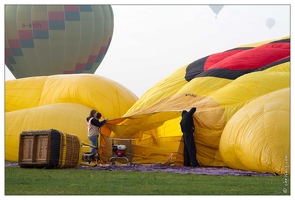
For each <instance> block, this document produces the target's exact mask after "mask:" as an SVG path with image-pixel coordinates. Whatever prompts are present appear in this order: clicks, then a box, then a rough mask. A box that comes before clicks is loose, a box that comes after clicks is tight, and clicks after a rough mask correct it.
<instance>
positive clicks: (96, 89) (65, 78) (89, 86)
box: [5, 74, 138, 161]
mask: <svg viewBox="0 0 295 200" xmlns="http://www.w3.org/2000/svg"><path fill="white" fill-rule="evenodd" d="M137 99H138V98H137V97H136V96H135V95H134V94H133V93H132V92H131V91H130V90H128V89H127V88H125V87H124V86H122V85H120V84H119V83H116V82H115V81H112V80H110V79H107V78H104V77H101V76H98V75H93V74H77V75H54V76H43V77H32V78H24V79H17V80H10V81H5V159H6V160H11V161H17V158H18V146H19V135H20V134H21V133H22V132H23V131H25V130H47V129H51V128H52V129H56V130H59V131H61V132H64V133H68V134H73V135H76V136H78V137H79V139H80V141H81V142H84V143H89V140H88V138H87V125H86V117H87V116H88V115H89V113H90V111H91V110H92V109H96V110H97V111H100V112H101V113H102V115H103V117H107V118H109V119H113V118H118V117H120V116H122V115H123V114H124V113H125V112H126V111H127V110H128V109H129V108H130V107H131V106H132V105H133V104H134V103H135V102H136V100H137Z"/></svg>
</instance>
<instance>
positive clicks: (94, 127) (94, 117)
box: [86, 110, 108, 153]
mask: <svg viewBox="0 0 295 200" xmlns="http://www.w3.org/2000/svg"><path fill="white" fill-rule="evenodd" d="M101 116H102V115H101V113H99V112H97V111H96V110H91V111H90V114H89V116H88V117H87V118H86V122H87V126H88V139H89V141H90V144H91V145H92V146H96V147H97V146H98V136H99V133H100V132H99V131H100V127H102V126H103V125H104V124H105V123H106V122H107V121H108V119H107V118H106V119H104V120H102V121H99V120H100V118H101ZM90 153H96V149H95V148H90Z"/></svg>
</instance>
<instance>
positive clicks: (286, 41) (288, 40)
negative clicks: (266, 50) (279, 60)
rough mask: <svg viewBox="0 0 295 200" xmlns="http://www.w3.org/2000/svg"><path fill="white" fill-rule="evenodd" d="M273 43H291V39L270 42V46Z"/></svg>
mask: <svg viewBox="0 0 295 200" xmlns="http://www.w3.org/2000/svg"><path fill="white" fill-rule="evenodd" d="M273 43H290V38H288V39H282V40H276V41H273V42H270V43H269V44H273Z"/></svg>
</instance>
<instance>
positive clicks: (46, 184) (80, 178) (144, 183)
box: [5, 167, 290, 195]
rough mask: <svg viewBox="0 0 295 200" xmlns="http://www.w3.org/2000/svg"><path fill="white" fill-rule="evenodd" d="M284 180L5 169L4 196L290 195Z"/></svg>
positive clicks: (275, 177)
mask: <svg viewBox="0 0 295 200" xmlns="http://www.w3.org/2000/svg"><path fill="white" fill-rule="evenodd" d="M284 180H285V179H284V176H264V177H258V176H252V177H249V176H208V175H196V174H173V173H160V172H124V171H97V170H77V169H34V168H31V169H27V168H20V167H5V195H290V186H289V185H290V184H289V185H288V186H285V183H284ZM288 181H289V182H288V183H290V180H288ZM283 190H284V191H283Z"/></svg>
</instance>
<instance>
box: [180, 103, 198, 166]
mask: <svg viewBox="0 0 295 200" xmlns="http://www.w3.org/2000/svg"><path fill="white" fill-rule="evenodd" d="M196 110H197V109H196V108H195V107H193V108H191V109H190V111H188V112H187V111H186V110H183V111H182V119H181V121H180V127H181V131H182V133H183V135H182V137H183V141H184V150H183V158H184V161H183V163H184V166H191V165H192V166H193V167H199V162H198V160H197V158H196V154H197V150H196V144H195V140H194V132H195V125H194V120H193V114H194V113H195V112H196Z"/></svg>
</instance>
